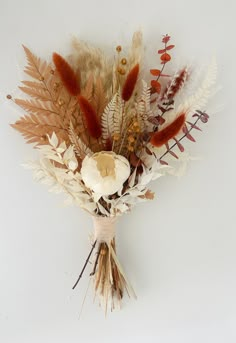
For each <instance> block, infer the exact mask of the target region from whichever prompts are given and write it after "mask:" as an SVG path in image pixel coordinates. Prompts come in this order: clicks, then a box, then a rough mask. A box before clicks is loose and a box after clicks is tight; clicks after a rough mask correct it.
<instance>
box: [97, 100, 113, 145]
mask: <svg viewBox="0 0 236 343" xmlns="http://www.w3.org/2000/svg"><path fill="white" fill-rule="evenodd" d="M116 106H117V94H115V95H114V96H113V98H112V99H111V101H110V102H109V104H108V105H107V106H106V108H105V110H104V112H103V114H102V117H101V125H102V140H103V143H106V141H107V139H108V138H112V136H113V135H114V113H115V111H116Z"/></svg>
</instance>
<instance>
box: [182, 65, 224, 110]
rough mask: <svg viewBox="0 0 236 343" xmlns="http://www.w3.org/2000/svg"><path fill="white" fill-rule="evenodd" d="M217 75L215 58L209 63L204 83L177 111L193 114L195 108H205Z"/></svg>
mask: <svg viewBox="0 0 236 343" xmlns="http://www.w3.org/2000/svg"><path fill="white" fill-rule="evenodd" d="M216 76H217V63H216V60H215V59H213V60H212V63H211V64H210V65H209V67H208V70H207V73H206V76H205V78H204V79H203V82H202V84H201V85H200V87H199V88H198V89H197V91H196V92H195V94H194V95H192V96H190V97H189V98H188V99H187V100H185V101H184V102H183V103H182V104H180V105H179V107H178V109H177V112H178V113H181V112H186V111H187V113H189V114H192V112H193V111H195V110H203V111H204V110H205V106H206V104H207V100H208V99H209V97H210V96H211V88H212V86H213V85H214V84H215V82H216Z"/></svg>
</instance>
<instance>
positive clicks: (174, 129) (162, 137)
mask: <svg viewBox="0 0 236 343" xmlns="http://www.w3.org/2000/svg"><path fill="white" fill-rule="evenodd" d="M184 123H185V113H182V114H181V115H179V116H178V117H177V118H176V119H175V120H174V121H173V122H172V123H171V124H169V125H168V126H166V127H165V128H164V129H162V130H160V131H157V132H156V133H154V134H153V136H152V138H151V140H150V142H151V144H152V145H154V146H156V147H161V146H162V145H164V144H166V143H167V142H168V141H169V140H170V139H171V138H174V137H175V136H176V135H177V134H178V133H179V131H180V130H181V129H182V127H183V125H184Z"/></svg>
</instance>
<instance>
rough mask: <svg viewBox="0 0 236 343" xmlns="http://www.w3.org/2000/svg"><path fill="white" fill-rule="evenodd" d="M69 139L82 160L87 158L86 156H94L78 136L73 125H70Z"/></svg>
mask: <svg viewBox="0 0 236 343" xmlns="http://www.w3.org/2000/svg"><path fill="white" fill-rule="evenodd" d="M69 139H70V142H71V144H72V145H73V147H74V151H75V153H76V154H77V156H78V157H79V158H81V159H82V160H83V159H84V158H85V156H90V155H92V154H93V152H92V151H91V150H90V149H89V147H88V146H87V145H86V144H85V143H84V142H83V141H82V140H81V139H80V138H79V136H78V135H77V134H76V132H75V130H74V127H73V124H72V123H70V127H69Z"/></svg>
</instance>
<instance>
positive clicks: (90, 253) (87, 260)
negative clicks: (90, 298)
mask: <svg viewBox="0 0 236 343" xmlns="http://www.w3.org/2000/svg"><path fill="white" fill-rule="evenodd" d="M96 244H97V241H95V242H94V243H93V245H92V248H91V250H90V252H89V255H88V257H87V259H86V261H85V264H84V266H83V268H82V270H81V273H80V275H79V277H78V279H77V281H76V283H75V284H74V286H73V287H72V289H75V287H76V286H77V285H78V283H79V281H80V279H81V277H82V275H83V273H84V270H85V268H86V266H87V264H88V262H89V259H90V257H91V255H92V252H93V250H94V248H95V246H96Z"/></svg>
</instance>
